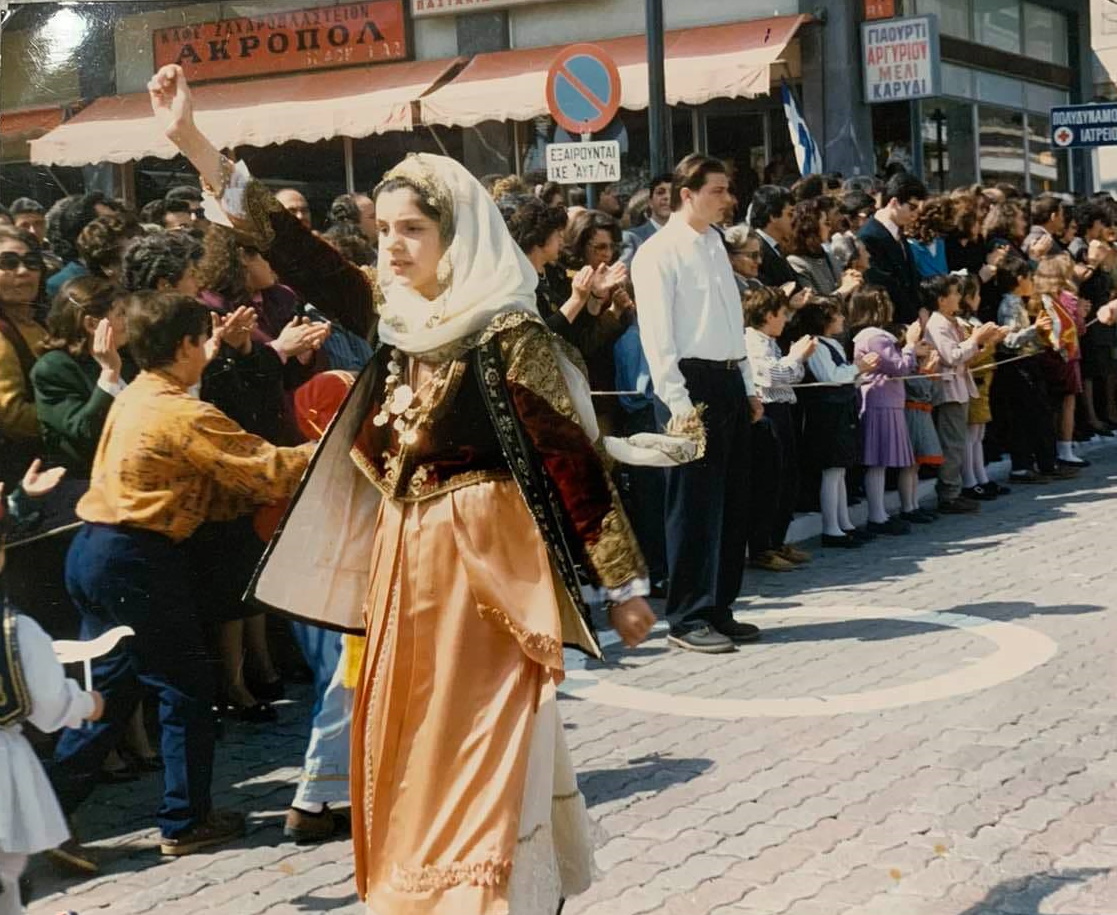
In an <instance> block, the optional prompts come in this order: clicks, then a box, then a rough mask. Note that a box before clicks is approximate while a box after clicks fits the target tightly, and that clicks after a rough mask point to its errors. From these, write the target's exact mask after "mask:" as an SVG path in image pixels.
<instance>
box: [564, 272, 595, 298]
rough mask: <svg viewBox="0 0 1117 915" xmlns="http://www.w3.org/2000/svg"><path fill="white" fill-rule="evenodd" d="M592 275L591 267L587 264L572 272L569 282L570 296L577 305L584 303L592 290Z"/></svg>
mask: <svg viewBox="0 0 1117 915" xmlns="http://www.w3.org/2000/svg"><path fill="white" fill-rule="evenodd" d="M594 275H595V274H594V269H593V267H590V266H588V265H587V266H585V267H583V268H582V269H581V270H579V271H578V272H577V273H575V274H574V278H573V279H572V280H571V283H570V297H571V298H572V299H574V300H575V301H577V302H578V304H579V305H585V304H586V300H587V299H589V297H590V294H591V293H592V292H593V283H594Z"/></svg>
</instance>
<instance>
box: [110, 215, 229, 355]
mask: <svg viewBox="0 0 1117 915" xmlns="http://www.w3.org/2000/svg"><path fill="white" fill-rule="evenodd" d="M153 237H154V236H148V238H149V239H150V238H153ZM127 314H128V348H129V350H131V353H132V356H133V358H134V359H135V360H136V364H137V365H139V367H140V368H141V369H144V370H147V371H150V370H152V369H158V368H162V367H163V366H165V365H172V364H173V363H174V361H175V354H176V353H177V352H178V348H179V346H180V345H181V344H182V341H183V340H184V339H186V338H187V337H189V338H190V339H191V340H194V341H202V340H208V339H209V335H210V329H211V327H212V324H211V318H210V311H209V309H208V308H207V307H206V306H205V305H204V304H203V303H201V302H199V301H198V300H197V299H195V298H194V297H193V296H188V295H182V294H181V293H177V292H152V291H150V290H145V291H141V292H136V293H135V294H133V295H132V296H130V297H129V299H128V305H127Z"/></svg>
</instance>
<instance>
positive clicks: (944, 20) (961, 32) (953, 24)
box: [916, 0, 972, 38]
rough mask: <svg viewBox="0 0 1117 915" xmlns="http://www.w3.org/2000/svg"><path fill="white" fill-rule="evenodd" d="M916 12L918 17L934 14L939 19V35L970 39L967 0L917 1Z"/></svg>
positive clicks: (969, 17)
mask: <svg viewBox="0 0 1117 915" xmlns="http://www.w3.org/2000/svg"><path fill="white" fill-rule="evenodd" d="M916 12H917V13H918V14H919V15H920V16H923V15H926V14H927V13H934V14H935V15H936V16H938V17H939V34H940V35H952V36H954V37H955V38H969V37H970V25H971V18H972V17H971V16H970V3H969V0H918V2H917V3H916Z"/></svg>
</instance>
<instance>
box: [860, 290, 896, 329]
mask: <svg viewBox="0 0 1117 915" xmlns="http://www.w3.org/2000/svg"><path fill="white" fill-rule="evenodd" d="M895 313H896V309H895V307H894V306H893V304H892V299H891V297H890V296H889V295H888V291H887V290H886V289H885V288H884V287H883V286H862V287H861V288H860V289H858V290H857V291H856V292H855V293H853V295H851V296H850V297H849V328H850V331H851V333H852V332H856V331H858V330H861V329H862V328H865V327H887V326H888V325H889V324H891V323H892V318H893V316H894V315H895Z"/></svg>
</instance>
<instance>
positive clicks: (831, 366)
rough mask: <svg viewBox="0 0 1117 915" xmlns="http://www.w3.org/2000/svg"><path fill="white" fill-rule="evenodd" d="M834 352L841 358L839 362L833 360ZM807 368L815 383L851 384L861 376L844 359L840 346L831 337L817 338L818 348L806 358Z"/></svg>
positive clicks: (857, 370)
mask: <svg viewBox="0 0 1117 915" xmlns="http://www.w3.org/2000/svg"><path fill="white" fill-rule="evenodd" d="M827 344H829V345H827ZM835 352H837V354H838V355H839V356H840V357H841V359H842V361H841V362H838V361H837V360H836V359H835ZM807 368H809V369H810V370H811V374H812V375H813V376H814V380H815V381H827V382H830V383H831V384H853V382H855V381H856V380H857V378H858V376H859V375H860V374H861V370H860V369H859V368H857V366H856V365H854V364H853V363H852V362H850V361H849V360H848V359H846V357H845V351H844V349H843V348H842V344H841V343H839V342H838V341H837V340H835V339H834V338H833V337H819V338H818V346H816V347H815V350H814V352H813V353H811V354H810V356H808V357H807Z"/></svg>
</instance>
